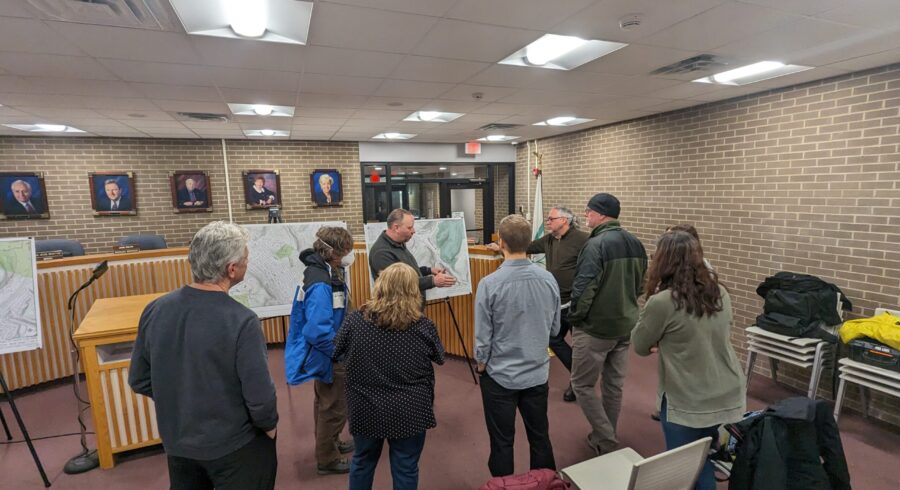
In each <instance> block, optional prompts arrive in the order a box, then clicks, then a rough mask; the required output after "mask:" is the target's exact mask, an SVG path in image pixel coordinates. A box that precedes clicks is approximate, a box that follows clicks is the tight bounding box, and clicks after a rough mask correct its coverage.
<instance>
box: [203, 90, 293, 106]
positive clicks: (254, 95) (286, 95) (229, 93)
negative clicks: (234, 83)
mask: <svg viewBox="0 0 900 490" xmlns="http://www.w3.org/2000/svg"><path fill="white" fill-rule="evenodd" d="M219 92H221V93H222V98H223V99H224V101H225V102H226V103H232V104H268V105H284V106H294V105H296V103H297V93H296V92H280V91H276V90H252V89H239V88H221V89H219Z"/></svg>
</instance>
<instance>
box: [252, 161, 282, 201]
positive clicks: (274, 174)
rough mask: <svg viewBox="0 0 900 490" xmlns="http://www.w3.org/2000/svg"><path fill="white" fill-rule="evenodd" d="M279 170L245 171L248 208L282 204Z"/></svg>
mask: <svg viewBox="0 0 900 490" xmlns="http://www.w3.org/2000/svg"><path fill="white" fill-rule="evenodd" d="M279 184H280V182H279V179H278V171H277V170H274V171H265V170H257V171H249V172H244V191H245V196H246V201H245V202H246V204H247V209H254V208H256V209H262V208H268V207H271V206H278V205H281V196H280V192H279Z"/></svg>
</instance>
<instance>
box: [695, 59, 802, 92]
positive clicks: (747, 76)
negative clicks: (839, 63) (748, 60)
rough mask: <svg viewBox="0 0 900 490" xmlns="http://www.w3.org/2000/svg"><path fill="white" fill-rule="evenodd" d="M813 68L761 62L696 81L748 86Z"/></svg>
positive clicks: (778, 62) (775, 62)
mask: <svg viewBox="0 0 900 490" xmlns="http://www.w3.org/2000/svg"><path fill="white" fill-rule="evenodd" d="M812 68H813V67H811V66H802V65H786V64H784V63H782V62H780V61H760V62H759V63H753V64H752V65H746V66H741V67H739V68H735V69H733V70H728V71H725V72H722V73H716V74H715V75H711V76H708V77H703V78H698V79H696V80H694V81H695V82H698V83H714V84H718V85H737V86H740V85H747V84H748V83H755V82H761V81H763V80H768V79H770V78H775V77H781V76H784V75H790V74H792V73H799V72H801V71H806V70H811V69H812Z"/></svg>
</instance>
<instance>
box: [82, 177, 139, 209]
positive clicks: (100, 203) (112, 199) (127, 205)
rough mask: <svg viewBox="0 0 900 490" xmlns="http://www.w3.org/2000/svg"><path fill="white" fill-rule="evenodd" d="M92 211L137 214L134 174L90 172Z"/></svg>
mask: <svg viewBox="0 0 900 490" xmlns="http://www.w3.org/2000/svg"><path fill="white" fill-rule="evenodd" d="M91 186H92V190H93V194H92V201H93V205H94V211H95V212H97V213H101V214H116V215H118V214H137V204H136V202H135V192H134V174H132V173H125V174H99V173H98V174H91Z"/></svg>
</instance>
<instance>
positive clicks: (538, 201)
mask: <svg viewBox="0 0 900 490" xmlns="http://www.w3.org/2000/svg"><path fill="white" fill-rule="evenodd" d="M536 170H537V169H536ZM535 176H536V177H537V183H536V184H535V187H534V208H533V210H532V212H531V213H532V214H531V239H532V240H537V239H539V238H541V237H542V236H544V197H543V195H542V193H541V179H542V176H541V173H540V171H539V170H538V171H536V172H535ZM531 261H532V262H534V263H536V264H541V265H543V264H544V254H534V255H532V256H531Z"/></svg>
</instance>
